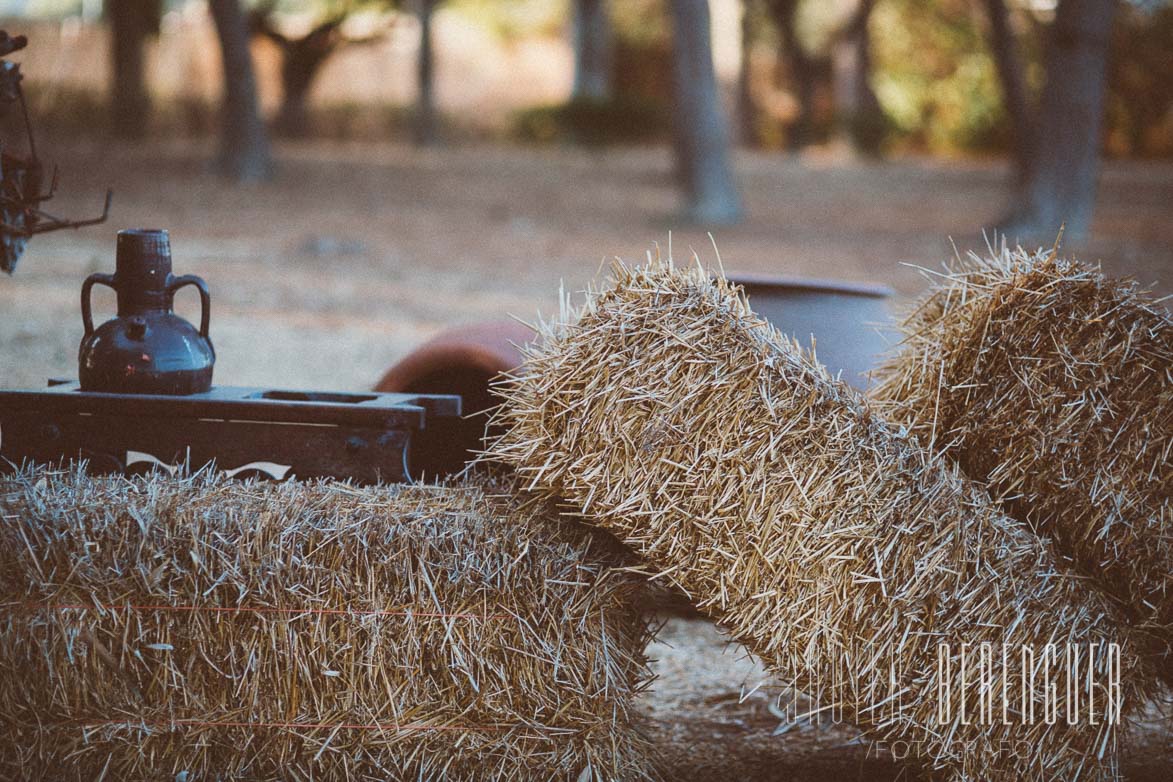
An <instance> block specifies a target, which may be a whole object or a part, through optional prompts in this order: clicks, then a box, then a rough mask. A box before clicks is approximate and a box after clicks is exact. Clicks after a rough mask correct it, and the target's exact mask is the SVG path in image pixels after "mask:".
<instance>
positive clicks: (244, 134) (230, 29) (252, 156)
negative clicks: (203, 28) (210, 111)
mask: <svg viewBox="0 0 1173 782" xmlns="http://www.w3.org/2000/svg"><path fill="white" fill-rule="evenodd" d="M208 8H209V10H210V11H211V12H212V21H213V22H214V23H215V25H216V33H217V35H218V36H219V38H220V52H221V55H222V60H223V65H224V102H223V106H222V108H221V122H222V127H221V131H220V155H219V161H218V167H219V169H220V171H221V172H222V173H224V174H225V175H227V176H230V177H232V178H234V179H236V180H237V181H240V182H252V181H259V180H262V179H266V178H268V176H269V174H270V173H271V169H272V162H271V160H270V158H269V140H268V137H267V136H266V134H265V125H264V123H263V122H262V121H261V115H260V111H259V109H258V106H257V84H256V77H255V76H254V75H253V64H252V55H251V53H250V52H249V47H248V39H249V35H248V28H247V25H246V24H245V18H244V14H243V13H242V12H241V10H240V3H239V2H238V0H208Z"/></svg>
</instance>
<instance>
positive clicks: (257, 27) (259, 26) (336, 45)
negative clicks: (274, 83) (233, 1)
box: [249, 0, 432, 138]
mask: <svg viewBox="0 0 1173 782" xmlns="http://www.w3.org/2000/svg"><path fill="white" fill-rule="evenodd" d="M421 2H422V4H423V6H425V7H428V8H429V9H430V6H431V5H432V3H430V2H427V0H421ZM388 4H391V5H395V4H396V3H395V2H394V1H393V0H389V3H388ZM322 5H323V10H324V14H323V16H322V18H321V19H320V20H319V21H318V22H317V23H316V24H314V25H313V26H312V27H311V28H310V30H309V31H308V32H307V33H306V34H305V35H302V36H300V37H291V36H288V35H286V34H285V33H283V32H282V31H281V30H280V29H279V28H278V26H277V24H276V22H275V21H274V14H275V12H276V10H277V2H276V0H268V2H265V3H264V4H262V5H259V6H257V7H256V8H254V9H253V11H252V12H251V13H250V14H249V30H250V32H251V33H252V34H254V35H260V36H263V37H265V38H267V39H268V40H270V41H272V42H273V43H274V44H276V45H277V48H278V49H279V50H280V52H281V108H280V109H278V111H277V117H276V119H275V120H274V123H273V129H274V131H275V132H276V133H277V134H278V135H281V136H288V137H292V138H297V137H301V136H305V135H307V134H308V132H309V115H308V112H307V108H306V103H307V101H308V99H309V94H310V89H311V88H312V87H313V85H314V80H315V78H316V77H317V75H318V73H320V72H321V69H322V66H323V65H324V64H325V63H326V60H328V59H329V58H330V56H331V55H333V54H334V53H335V52H337V51H338V50H339V49H341V48H342V47H343V46H347V45H352V44H365V43H375V42H378V41H382V40H383V38H384V37H385V33H386V31H385V30H379V31H378V32H376V33H374V34H371V35H367V36H363V37H359V38H353V37H348V36H347V35H345V33H344V31H343V25H344V24H345V22H346V20H347V19H348V18H349V17H350V15H351V14H352V13H353V12H354V11H355V10H356V9H357V8H358V7H360V6H361V5H363V3H362V2H361V0H360V2H350V0H343V2H327V3H323V4H322ZM429 13H430V10H429Z"/></svg>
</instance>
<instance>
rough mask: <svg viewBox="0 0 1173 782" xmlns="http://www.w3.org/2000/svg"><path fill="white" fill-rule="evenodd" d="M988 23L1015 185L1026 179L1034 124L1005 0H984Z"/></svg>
mask: <svg viewBox="0 0 1173 782" xmlns="http://www.w3.org/2000/svg"><path fill="white" fill-rule="evenodd" d="M985 4H986V15H987V16H988V17H989V22H990V48H991V49H992V50H993V52H994V62H995V63H996V64H997V70H998V82H999V84H1000V85H1001V88H1002V105H1003V107H1004V109H1005V110H1006V114H1007V115H1008V117H1009V118H1010V125H1011V132H1012V134H1013V137H1012V140H1011V143H1012V144H1013V153H1014V159H1015V161H1016V164H1017V171H1018V184H1019V186H1022V185H1025V184H1026V182H1027V181H1028V180H1029V179H1030V168H1031V161H1032V159H1033V156H1032V154H1031V144H1033V143H1034V120H1033V117H1032V115H1031V109H1030V103H1029V98H1028V96H1027V90H1026V76H1025V75H1024V72H1023V66H1022V60H1021V58H1020V57H1019V53H1018V41H1017V40H1016V39H1015V35H1014V30H1013V29H1012V28H1011V26H1010V15H1009V13H1008V12H1007V10H1006V3H1005V0H985Z"/></svg>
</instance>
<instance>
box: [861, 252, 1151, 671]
mask: <svg viewBox="0 0 1173 782" xmlns="http://www.w3.org/2000/svg"><path fill="white" fill-rule="evenodd" d="M936 279H937V282H936V283H935V284H934V286H933V288H932V290H931V291H930V292H929V293H928V295H927V296H926V297H925V298H924V300H923V301H922V302H921V303H920V304H919V305H918V306H917V307H916V308H915V309H914V310H913V311H912V312H911V314H910V315H909V317H908V318H907V319H906V321H905V324H904V330H905V338H904V341H903V344H902V345H901V346H900V348H899V349H898V350H897V351H896V352H895V353H894V355H893V356H892V357H891V358H890V360H888V361H887V362H886V364H885V366H884V367H883V369H882V370H881V371H880V372H879V380H880V382H879V384H878V385H877V387H876V388H875V390H874V398H875V399H877V400H878V401H879V402H880V403H881V406H882V409H883V410H884V412H885V413H887V414H888V415H889V416H890V417H891V418H893V419H894V420H896V421H899V422H901V423H903V424H904V425H906V426H907V427H909V429H911V430H912V431H913V432H914V433H915V434H916V435H917V437H919V438H920V440H921V441H922V442H923V443H924V444H925V445H926V446H928V447H930V448H932V449H934V450H935V451H938V452H941V453H944V454H946V455H947V456H949V457H950V458H952V459H953V460H955V461H956V462H957V464H959V465H960V466H961V469H962V470H963V471H964V472H965V473H966V475H968V476H970V477H972V478H975V479H977V480H981V481H987V482H988V483H989V484H990V488H991V492H992V493H993V494H994V495H995V497H996V498H998V499H1001V500H1002V502H1003V503H1004V505H1005V507H1006V508H1007V510H1008V511H1009V512H1010V513H1011V515H1013V516H1014V517H1015V518H1018V519H1021V520H1023V521H1025V522H1026V523H1028V524H1029V525H1030V526H1031V527H1032V528H1033V529H1035V530H1036V531H1037V532H1038V533H1039V534H1041V535H1044V536H1046V537H1048V538H1050V539H1052V540H1053V541H1054V542H1055V544H1056V548H1057V550H1058V551H1059V552H1060V554H1061V555H1062V556H1064V557H1065V558H1067V559H1069V560H1070V562H1071V563H1072V564H1073V565H1074V567H1075V568H1076V569H1077V570H1078V571H1079V572H1081V573H1083V574H1085V575H1086V576H1088V577H1090V578H1091V579H1092V580H1093V581H1094V583H1095V584H1096V585H1097V586H1099V587H1101V588H1102V589H1103V590H1105V591H1106V592H1107V593H1108V594H1110V595H1111V596H1112V597H1114V598H1115V599H1116V600H1118V601H1119V603H1120V605H1121V606H1122V609H1123V610H1124V611H1125V613H1126V614H1127V615H1128V617H1129V619H1130V621H1131V622H1132V623H1134V624H1135V625H1136V626H1137V627H1138V628H1142V629H1143V630H1144V631H1145V633H1146V635H1151V637H1150V638H1149V639H1148V641H1149V644H1150V645H1151V646H1152V649H1153V654H1154V655H1155V656H1156V657H1158V658H1163V660H1162V659H1158V662H1157V664H1158V666H1159V667H1160V668H1161V669H1162V670H1163V671H1164V675H1165V677H1166V678H1167V679H1168V680H1169V681H1170V682H1173V315H1171V314H1170V312H1169V310H1168V309H1166V308H1165V306H1164V305H1163V303H1162V302H1160V301H1158V300H1157V298H1156V297H1155V296H1152V295H1151V294H1149V293H1147V292H1146V291H1144V290H1142V289H1141V288H1139V287H1138V286H1137V285H1135V284H1134V283H1132V282H1129V281H1119V280H1113V279H1110V278H1107V277H1105V276H1104V275H1102V274H1100V273H1099V272H1098V271H1097V270H1096V269H1093V268H1090V267H1088V266H1085V265H1083V264H1080V263H1078V262H1075V261H1068V260H1063V259H1060V258H1058V257H1056V255H1055V253H1054V252H1040V253H1038V254H1034V255H1032V254H1029V253H1026V252H1023V251H1022V250H1017V251H1011V250H1009V249H1008V248H1003V250H1002V251H1000V252H998V253H994V254H992V256H991V257H990V258H988V259H983V258H981V257H979V256H976V255H973V256H970V257H969V258H968V259H966V260H960V259H959V260H958V261H957V262H956V263H955V265H954V267H953V268H952V269H951V270H950V272H949V273H948V274H947V275H945V276H940V277H937V278H936Z"/></svg>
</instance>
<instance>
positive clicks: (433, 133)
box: [414, 0, 438, 146]
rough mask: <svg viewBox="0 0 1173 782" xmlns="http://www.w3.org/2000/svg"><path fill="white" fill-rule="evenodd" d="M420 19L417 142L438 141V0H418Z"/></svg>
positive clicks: (417, 71) (417, 66)
mask: <svg viewBox="0 0 1173 782" xmlns="http://www.w3.org/2000/svg"><path fill="white" fill-rule="evenodd" d="M416 2H417V3H418V6H419V7H418V9H417V11H416V12H417V13H418V14H419V20H420V44H419V54H418V57H417V60H416V109H415V128H414V130H415V143H416V144H419V145H421V146H427V145H430V144H435V143H436V141H437V140H438V139H437V128H436V53H435V48H434V41H433V39H432V15H433V13H434V12H435V10H436V5H437V4H438V0H416Z"/></svg>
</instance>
